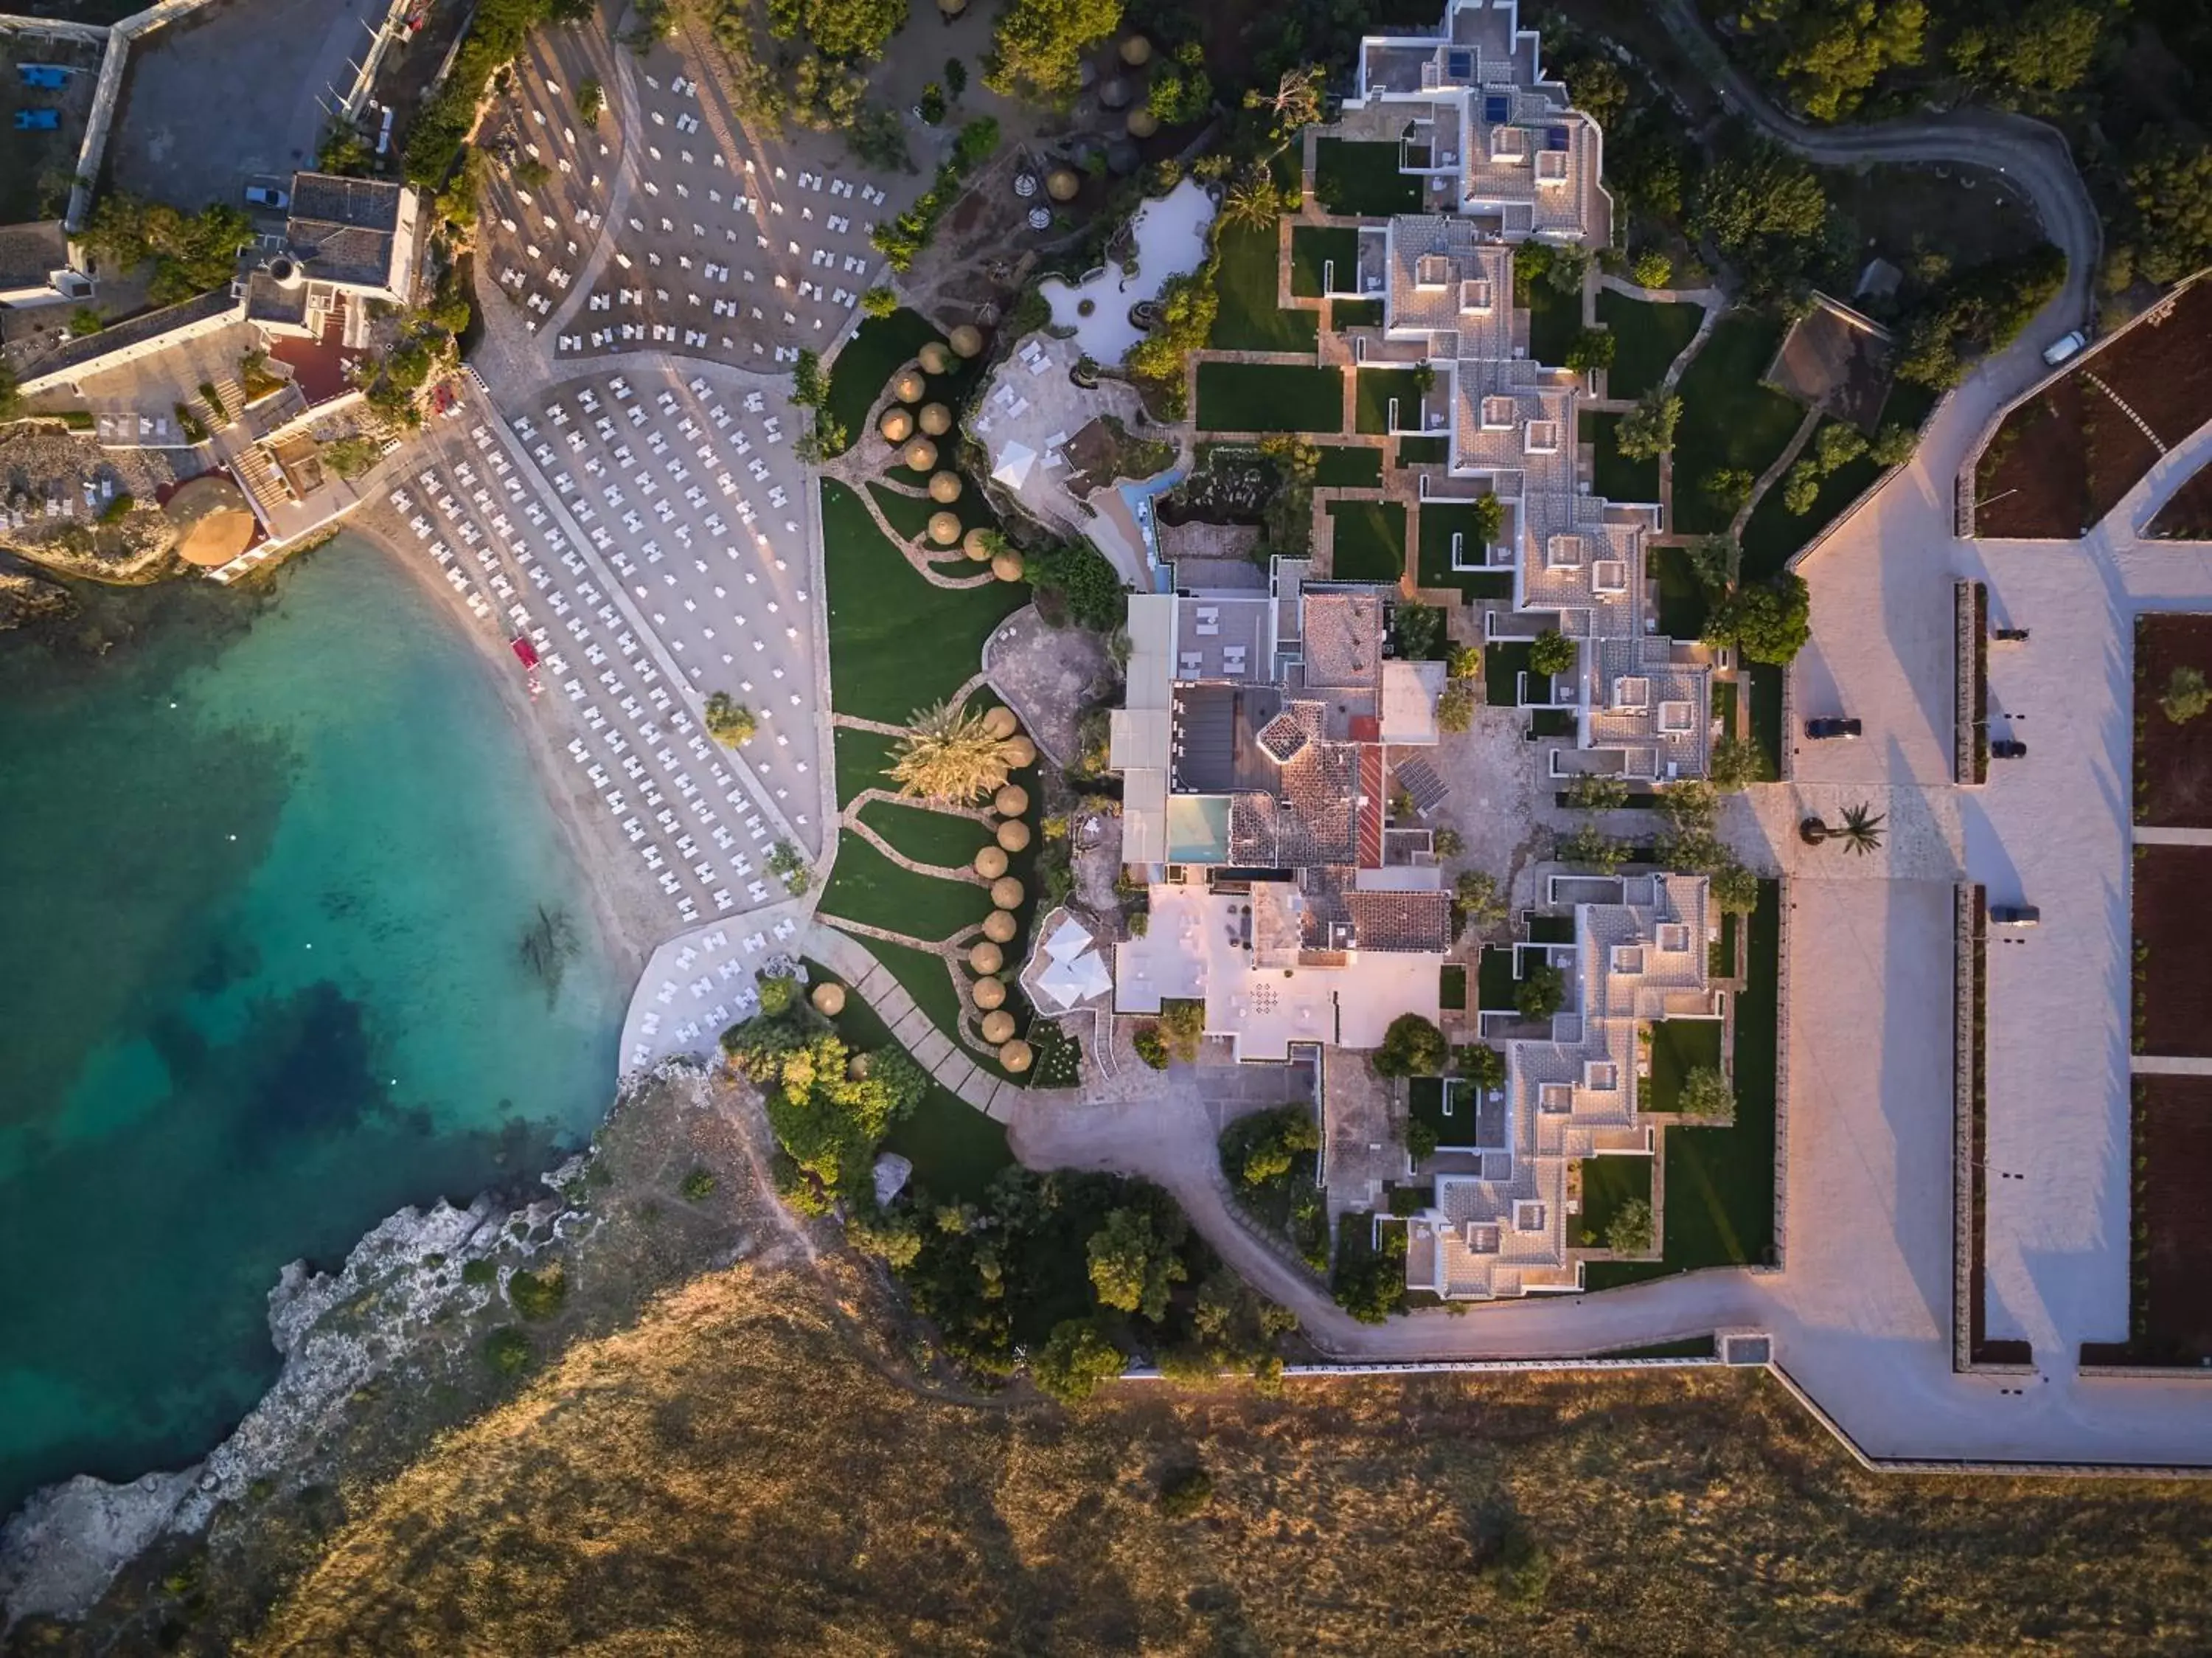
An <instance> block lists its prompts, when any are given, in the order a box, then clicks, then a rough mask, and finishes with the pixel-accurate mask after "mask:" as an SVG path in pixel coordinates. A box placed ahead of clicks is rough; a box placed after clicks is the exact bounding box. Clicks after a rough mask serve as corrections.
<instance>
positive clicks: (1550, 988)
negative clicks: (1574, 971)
mask: <svg viewBox="0 0 2212 1658" xmlns="http://www.w3.org/2000/svg"><path fill="white" fill-rule="evenodd" d="M1566 1003H1567V981H1566V978H1565V975H1564V974H1562V973H1561V972H1559V969H1558V968H1557V967H1555V966H1553V965H1552V964H1551V963H1550V962H1548V961H1540V962H1538V963H1537V964H1536V965H1535V966H1533V967H1531V968H1529V969H1528V977H1527V978H1523V979H1522V981H1521V982H1520V983H1519V984H1516V985H1515V986H1514V987H1513V1005H1514V1007H1515V1008H1516V1009H1518V1010H1519V1012H1520V1015H1521V1016H1522V1018H1523V1019H1530V1020H1544V1019H1549V1018H1551V1017H1552V1015H1554V1014H1556V1013H1558V1012H1559V1009H1561V1008H1563V1007H1565V1006H1566Z"/></svg>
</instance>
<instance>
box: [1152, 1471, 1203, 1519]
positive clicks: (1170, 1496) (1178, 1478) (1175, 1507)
mask: <svg viewBox="0 0 2212 1658" xmlns="http://www.w3.org/2000/svg"><path fill="white" fill-rule="evenodd" d="M1212 1500H1213V1480H1212V1478H1211V1477H1210V1476H1209V1475H1208V1474H1207V1473H1206V1470H1205V1469H1203V1468H1185V1469H1182V1471H1181V1472H1176V1473H1172V1474H1170V1475H1169V1476H1168V1477H1167V1478H1165V1479H1164V1480H1163V1481H1161V1482H1160V1512H1161V1513H1162V1514H1164V1515H1167V1516H1168V1517H1169V1518H1170V1519H1171V1520H1188V1518H1190V1516H1191V1515H1194V1514H1196V1513H1197V1512H1198V1511H1199V1510H1200V1509H1203V1508H1204V1507H1205V1506H1206V1504H1207V1503H1211V1502H1212Z"/></svg>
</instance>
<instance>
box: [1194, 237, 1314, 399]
mask: <svg viewBox="0 0 2212 1658" xmlns="http://www.w3.org/2000/svg"><path fill="white" fill-rule="evenodd" d="M1214 247H1215V249H1216V251H1217V252H1218V254H1219V256H1220V261H1221V263H1220V267H1219V271H1218V275H1217V276H1216V277H1215V279H1214V291H1215V292H1216V293H1217V294H1218V295H1219V296H1220V299H1221V304H1220V308H1219V309H1218V310H1217V311H1216V312H1215V313H1214V316H1213V332H1212V334H1210V335H1209V336H1208V337H1207V338H1206V344H1209V345H1212V346H1213V347H1215V348H1216V349H1218V350H1225V351H1311V350H1313V349H1314V342H1315V341H1316V339H1317V338H1319V336H1320V333H1321V318H1320V316H1319V314H1317V313H1315V312H1312V311H1285V310H1280V309H1278V308H1277V307H1276V304H1275V263H1276V247H1275V227H1274V226H1273V224H1264V225H1255V224H1225V225H1224V226H1222V227H1221V235H1220V236H1219V237H1218V239H1217V240H1216V241H1215V243H1214ZM1201 400H1203V399H1201ZM1252 430H1257V429H1256V428H1255V429H1252Z"/></svg>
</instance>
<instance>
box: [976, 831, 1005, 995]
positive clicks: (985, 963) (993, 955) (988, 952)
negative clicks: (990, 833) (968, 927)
mask: <svg viewBox="0 0 2212 1658" xmlns="http://www.w3.org/2000/svg"><path fill="white" fill-rule="evenodd" d="M991 850H993V851H994V852H997V851H998V850H999V849H998V848H997V847H995V846H994V847H993V848H992V849H991ZM999 856H1000V857H1001V858H1004V857H1005V856H1006V854H1005V853H1004V852H999ZM968 965H969V966H971V967H973V968H974V969H975V971H976V972H979V973H994V972H998V971H999V969H1000V968H1001V967H1003V966H1006V952H1005V951H1004V950H1002V949H1000V948H999V947H998V946H997V945H995V944H994V943H992V942H991V941H990V940H989V939H984V940H982V941H981V942H979V943H975V944H971V945H970V946H969V948H968Z"/></svg>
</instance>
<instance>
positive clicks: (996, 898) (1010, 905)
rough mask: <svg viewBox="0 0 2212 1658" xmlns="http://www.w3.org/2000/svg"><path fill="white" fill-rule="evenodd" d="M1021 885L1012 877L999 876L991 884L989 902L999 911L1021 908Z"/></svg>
mask: <svg viewBox="0 0 2212 1658" xmlns="http://www.w3.org/2000/svg"><path fill="white" fill-rule="evenodd" d="M1022 897H1023V893H1022V884H1021V882H1019V881H1016V880H1015V879H1014V878H1013V877H1012V875H1000V877H999V878H998V879H997V880H996V881H993V882H992V883H991V902H992V903H994V904H995V905H998V906H999V907H1000V909H1001V910H1018V909H1020V908H1021V907H1022Z"/></svg>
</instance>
